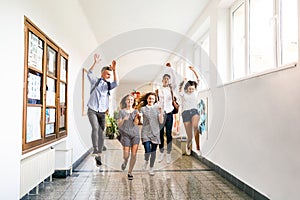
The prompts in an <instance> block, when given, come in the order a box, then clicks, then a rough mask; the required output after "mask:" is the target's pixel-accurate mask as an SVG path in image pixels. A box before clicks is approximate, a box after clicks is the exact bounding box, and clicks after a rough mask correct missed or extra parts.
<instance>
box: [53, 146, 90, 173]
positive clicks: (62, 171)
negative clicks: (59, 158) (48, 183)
mask: <svg viewBox="0 0 300 200" xmlns="http://www.w3.org/2000/svg"><path fill="white" fill-rule="evenodd" d="M91 151H92V148H91V149H89V150H88V151H87V152H85V153H84V154H83V155H82V156H81V157H80V158H79V159H78V160H76V161H75V162H74V163H73V165H72V169H73V170H74V169H75V168H77V167H78V166H79V165H80V163H82V161H83V160H84V159H85V158H86V157H87V156H89V155H90V152H91ZM70 174H71V172H70V170H55V172H54V174H53V175H52V176H53V177H54V178H66V177H67V176H70Z"/></svg>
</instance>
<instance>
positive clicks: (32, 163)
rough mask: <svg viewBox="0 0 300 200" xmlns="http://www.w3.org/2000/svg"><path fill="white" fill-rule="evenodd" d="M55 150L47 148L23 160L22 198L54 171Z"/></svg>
mask: <svg viewBox="0 0 300 200" xmlns="http://www.w3.org/2000/svg"><path fill="white" fill-rule="evenodd" d="M54 167H55V150H54V149H50V148H49V149H46V150H44V151H42V152H39V153H36V154H34V155H32V156H29V157H27V158H24V159H23V160H21V186H20V198H22V197H23V196H24V195H26V194H27V193H28V192H30V191H31V190H32V189H34V188H35V187H36V186H38V185H39V184H40V183H41V182H43V181H44V180H45V179H46V178H48V177H49V176H51V175H52V174H53V173H54Z"/></svg>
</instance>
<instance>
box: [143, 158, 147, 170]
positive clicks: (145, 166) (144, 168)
mask: <svg viewBox="0 0 300 200" xmlns="http://www.w3.org/2000/svg"><path fill="white" fill-rule="evenodd" d="M147 166H148V161H146V160H145V163H144V164H143V167H142V170H146V169H147Z"/></svg>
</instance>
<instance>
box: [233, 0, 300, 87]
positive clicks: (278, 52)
mask: <svg viewBox="0 0 300 200" xmlns="http://www.w3.org/2000/svg"><path fill="white" fill-rule="evenodd" d="M280 2H281V0H273V5H274V6H273V13H274V17H273V19H272V20H273V23H274V26H275V27H274V29H275V31H274V43H275V45H274V48H273V50H274V52H275V53H274V58H273V59H274V63H275V64H274V66H272V67H270V68H268V69H264V70H261V71H259V72H251V66H250V56H251V55H250V49H249V48H250V42H251V41H250V35H249V33H250V32H249V25H250V23H249V20H250V15H249V12H250V11H249V9H250V0H238V1H235V2H234V3H233V4H232V5H231V6H230V7H229V15H230V38H231V39H230V52H231V56H230V57H231V59H230V60H231V62H230V71H231V72H230V78H231V81H236V80H240V79H245V78H248V77H253V76H257V75H262V74H266V73H270V72H273V71H278V70H281V69H282V68H287V67H288V68H289V67H294V66H296V65H297V62H298V60H299V57H298V60H296V61H291V62H290V63H288V64H281V62H282V49H281V46H282V42H281V37H282V35H281V30H280V29H281V26H282V24H281V22H280V20H281V16H280V13H281V8H280ZM243 3H244V5H245V12H244V13H245V20H244V21H245V27H244V28H245V57H244V58H245V61H244V62H245V66H243V67H244V71H245V75H244V76H241V77H239V78H235V76H234V73H235V71H236V70H235V63H234V52H233V51H234V45H233V41H234V39H233V37H234V36H233V34H234V33H233V26H234V21H233V14H234V11H235V10H236V9H237V8H238V7H240V6H241V5H242V4H243ZM297 20H298V19H297ZM297 24H298V23H297ZM298 29H299V28H298ZM298 29H297V30H298ZM298 41H299V39H298ZM297 45H298V49H299V43H298V44H297ZM298 54H299V52H298ZM239 67H241V66H239Z"/></svg>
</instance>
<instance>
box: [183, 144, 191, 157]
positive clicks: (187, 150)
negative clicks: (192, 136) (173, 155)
mask: <svg viewBox="0 0 300 200" xmlns="http://www.w3.org/2000/svg"><path fill="white" fill-rule="evenodd" d="M191 153H192V151H191V148H190V147H188V145H186V146H185V154H186V155H188V156H189V155H191Z"/></svg>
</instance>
